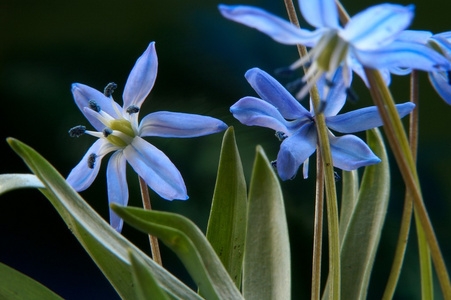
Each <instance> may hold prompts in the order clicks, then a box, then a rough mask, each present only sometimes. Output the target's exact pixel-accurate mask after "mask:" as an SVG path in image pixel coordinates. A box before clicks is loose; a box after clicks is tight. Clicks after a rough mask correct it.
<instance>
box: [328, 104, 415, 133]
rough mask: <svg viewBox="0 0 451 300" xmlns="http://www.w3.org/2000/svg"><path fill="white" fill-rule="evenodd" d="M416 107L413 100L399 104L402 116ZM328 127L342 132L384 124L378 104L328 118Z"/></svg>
mask: <svg viewBox="0 0 451 300" xmlns="http://www.w3.org/2000/svg"><path fill="white" fill-rule="evenodd" d="M414 108H415V104H413V103H412V102H406V103H402V104H397V105H396V109H397V110H398V114H399V117H400V118H403V117H405V116H406V115H407V114H409V113H410V112H411V111H412V110H413V109H414ZM326 124H327V127H329V128H330V129H333V130H335V131H338V132H341V133H352V132H359V131H364V130H368V129H371V128H375V127H379V126H382V125H383V123H382V119H381V117H380V115H379V111H378V109H377V107H376V106H371V107H365V108H362V109H357V110H354V111H350V112H348V113H344V114H341V115H337V116H331V117H327V118H326Z"/></svg>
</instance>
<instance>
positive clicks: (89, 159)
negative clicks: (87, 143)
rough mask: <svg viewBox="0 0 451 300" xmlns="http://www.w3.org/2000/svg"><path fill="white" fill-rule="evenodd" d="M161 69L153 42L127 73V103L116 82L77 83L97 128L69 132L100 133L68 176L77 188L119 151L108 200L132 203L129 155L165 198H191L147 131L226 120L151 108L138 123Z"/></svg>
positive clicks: (184, 132) (209, 127)
mask: <svg viewBox="0 0 451 300" xmlns="http://www.w3.org/2000/svg"><path fill="white" fill-rule="evenodd" d="M157 69H158V59H157V54H156V51H155V43H154V42H152V43H150V44H149V46H148V48H147V49H146V51H145V52H144V53H143V55H142V56H141V57H140V58H139V59H138V60H137V61H136V64H135V66H134V67H133V69H132V71H131V73H130V75H129V77H128V79H127V82H126V84H125V88H124V93H123V95H122V97H123V100H124V106H123V107H121V106H120V105H119V104H117V103H116V102H115V101H114V100H113V98H112V96H111V94H112V93H113V91H114V89H115V87H116V85H115V84H114V83H110V84H109V85H108V86H107V87H106V88H105V91H104V93H101V92H99V91H97V90H95V89H93V88H91V87H89V86H87V85H84V84H80V83H74V84H73V85H72V93H73V95H74V99H75V103H76V104H77V106H78V107H79V108H80V110H81V112H82V113H83V114H84V115H85V117H86V118H87V119H88V121H89V122H90V123H91V125H92V126H93V127H94V128H95V129H96V130H97V131H88V130H86V127H84V126H76V127H74V128H72V129H71V130H70V131H69V134H70V135H71V136H76V137H78V136H80V135H82V134H84V133H86V134H89V135H92V136H95V137H97V138H98V140H97V141H96V142H95V143H94V144H93V145H92V146H91V147H90V148H89V150H88V151H87V152H86V154H85V156H84V157H83V158H82V160H81V161H80V163H79V164H78V165H77V166H76V167H75V168H74V169H72V171H71V172H70V174H69V176H68V178H67V181H68V182H69V184H71V185H72V187H73V188H74V189H75V190H77V191H83V190H85V189H87V188H88V187H89V186H90V185H91V183H92V182H93V181H94V179H95V178H96V176H97V174H98V172H99V169H100V162H101V160H102V158H103V157H104V156H105V155H106V154H108V153H110V152H113V151H114V153H113V155H112V156H111V158H110V160H109V162H108V167H107V185H108V200H109V203H118V204H120V205H127V202H128V186H127V181H126V174H125V173H126V172H125V169H126V161H128V163H129V164H130V165H131V166H132V168H133V169H134V170H135V172H136V173H138V175H139V176H141V177H142V178H143V179H144V181H145V182H146V183H147V184H148V185H149V186H150V188H152V189H153V190H154V191H155V192H156V193H158V194H159V195H160V196H161V197H162V198H164V199H167V200H173V199H179V200H186V199H188V195H187V192H186V187H185V183H184V181H183V178H182V176H181V174H180V172H179V171H178V170H177V168H176V167H175V166H174V164H173V163H172V162H171V161H170V160H169V158H168V157H167V156H166V155H165V154H164V153H163V152H161V151H160V150H159V149H157V148H156V147H155V146H153V145H151V144H149V143H148V142H146V141H145V140H144V139H143V138H142V137H145V136H159V137H197V136H202V135H207V134H211V133H215V132H219V131H223V130H225V129H226V128H227V125H226V124H225V123H224V122H222V121H220V120H218V119H215V118H211V117H207V116H200V115H194V114H185V113H175V112H167V111H159V112H155V113H151V114H148V115H147V116H145V117H144V118H143V119H142V120H141V123H139V124H138V112H139V110H140V108H141V105H142V103H143V102H144V100H145V99H146V97H147V95H148V94H149V93H150V91H151V89H152V87H153V85H154V83H155V79H156V76H157ZM110 223H111V225H112V226H113V227H114V228H115V229H116V230H117V231H121V229H122V225H123V221H122V219H120V218H119V217H118V216H117V215H116V214H115V213H114V212H113V211H112V210H111V209H110Z"/></svg>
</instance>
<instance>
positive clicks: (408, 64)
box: [355, 41, 451, 72]
mask: <svg viewBox="0 0 451 300" xmlns="http://www.w3.org/2000/svg"><path fill="white" fill-rule="evenodd" d="M355 55H356V57H357V59H358V60H359V61H360V62H361V63H362V64H363V65H364V66H366V67H369V68H373V69H383V68H388V69H391V68H396V67H399V68H411V69H416V70H423V71H429V72H430V71H442V70H448V69H450V68H451V65H450V63H449V61H448V60H447V59H446V58H445V57H443V56H442V55H440V54H439V53H438V52H436V51H434V50H432V49H431V48H429V47H427V46H424V45H421V44H418V43H410V42H399V41H396V42H393V43H391V44H390V45H387V46H385V47H383V48H382V49H380V50H375V51H360V50H359V51H355Z"/></svg>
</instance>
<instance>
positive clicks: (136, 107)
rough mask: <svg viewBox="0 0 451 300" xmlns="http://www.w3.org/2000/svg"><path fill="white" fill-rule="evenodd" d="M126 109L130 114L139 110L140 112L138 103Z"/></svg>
mask: <svg viewBox="0 0 451 300" xmlns="http://www.w3.org/2000/svg"><path fill="white" fill-rule="evenodd" d="M125 111H126V112H127V113H128V114H130V115H132V114H136V113H137V112H139V107H138V106H136V105H130V106H129V107H127V109H126V110H125Z"/></svg>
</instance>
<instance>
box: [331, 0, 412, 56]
mask: <svg viewBox="0 0 451 300" xmlns="http://www.w3.org/2000/svg"><path fill="white" fill-rule="evenodd" d="M414 10H415V7H414V5H408V6H402V5H397V4H388V3H385V4H380V5H375V6H372V7H370V8H367V9H366V10H364V11H362V12H360V13H358V14H357V15H355V16H353V17H352V18H351V20H350V21H349V22H348V23H347V24H346V26H345V28H344V30H343V31H342V32H341V33H340V35H341V37H342V38H344V39H345V40H347V41H349V42H350V43H351V44H352V45H353V46H354V47H356V48H358V49H360V50H369V49H378V48H379V47H381V46H383V45H387V44H388V43H390V42H392V41H393V40H394V39H395V38H396V37H397V35H398V34H399V33H400V32H401V31H403V30H404V29H406V28H407V27H408V26H409V25H410V23H411V22H412V19H413V17H414Z"/></svg>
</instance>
